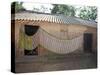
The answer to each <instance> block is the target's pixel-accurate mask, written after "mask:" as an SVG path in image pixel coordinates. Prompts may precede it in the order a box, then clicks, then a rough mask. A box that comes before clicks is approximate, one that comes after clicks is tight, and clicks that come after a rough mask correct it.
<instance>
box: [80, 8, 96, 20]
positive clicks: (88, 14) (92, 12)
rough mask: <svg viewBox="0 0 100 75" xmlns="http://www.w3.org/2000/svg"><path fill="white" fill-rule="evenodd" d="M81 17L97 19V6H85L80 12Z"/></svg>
mask: <svg viewBox="0 0 100 75" xmlns="http://www.w3.org/2000/svg"><path fill="white" fill-rule="evenodd" d="M79 17H80V18H82V19H87V20H95V19H96V17H97V8H96V7H84V8H82V9H81V11H80V13H79Z"/></svg>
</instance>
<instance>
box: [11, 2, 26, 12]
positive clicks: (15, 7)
mask: <svg viewBox="0 0 100 75" xmlns="http://www.w3.org/2000/svg"><path fill="white" fill-rule="evenodd" d="M22 5H23V2H12V3H11V12H12V13H14V12H19V11H20V10H25V9H24V7H23V6H22Z"/></svg>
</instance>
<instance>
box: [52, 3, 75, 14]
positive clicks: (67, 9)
mask: <svg viewBox="0 0 100 75" xmlns="http://www.w3.org/2000/svg"><path fill="white" fill-rule="evenodd" d="M53 6H54V8H53V9H52V11H51V13H53V14H57V13H59V14H64V15H67V16H75V8H74V7H73V6H68V5H58V4H53Z"/></svg>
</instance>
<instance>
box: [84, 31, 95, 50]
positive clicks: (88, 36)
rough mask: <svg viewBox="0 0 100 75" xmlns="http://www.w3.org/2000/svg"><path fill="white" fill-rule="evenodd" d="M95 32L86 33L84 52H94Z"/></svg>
mask: <svg viewBox="0 0 100 75" xmlns="http://www.w3.org/2000/svg"><path fill="white" fill-rule="evenodd" d="M92 43H93V34H92V33H84V52H92Z"/></svg>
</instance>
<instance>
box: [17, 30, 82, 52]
mask: <svg viewBox="0 0 100 75" xmlns="http://www.w3.org/2000/svg"><path fill="white" fill-rule="evenodd" d="M21 31H22V32H21V35H20V37H21V38H20V39H23V40H20V39H19V40H20V41H19V42H21V44H20V46H21V47H23V48H24V49H27V50H32V49H35V48H36V47H38V45H41V46H43V47H44V48H46V49H47V50H49V51H52V52H54V53H58V54H67V53H70V52H73V51H75V50H77V49H79V48H81V47H82V43H83V35H80V36H78V37H76V38H73V39H70V40H68V39H59V38H57V37H55V36H52V34H50V33H48V32H47V31H46V30H44V29H42V28H39V29H38V30H37V32H36V33H35V34H34V35H33V36H27V35H26V34H25V32H24V31H23V30H21Z"/></svg>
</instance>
